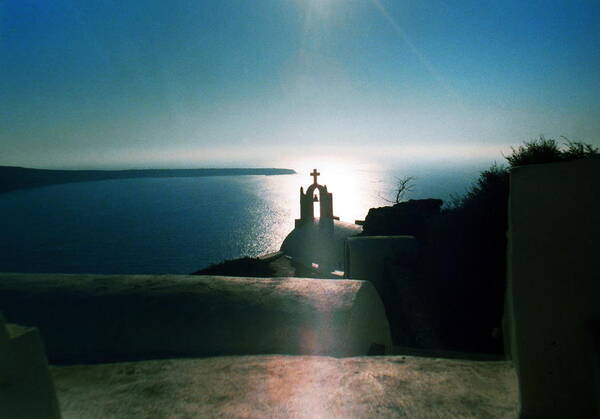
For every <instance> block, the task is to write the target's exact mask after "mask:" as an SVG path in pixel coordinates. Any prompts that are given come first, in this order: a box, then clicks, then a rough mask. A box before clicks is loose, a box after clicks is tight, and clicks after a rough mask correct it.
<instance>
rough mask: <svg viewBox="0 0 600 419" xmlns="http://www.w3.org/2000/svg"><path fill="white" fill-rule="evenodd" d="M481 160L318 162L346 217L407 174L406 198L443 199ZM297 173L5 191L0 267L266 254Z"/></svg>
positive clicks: (191, 263) (157, 264) (389, 193)
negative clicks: (376, 164) (386, 164)
mask: <svg viewBox="0 0 600 419" xmlns="http://www.w3.org/2000/svg"><path fill="white" fill-rule="evenodd" d="M488 166H489V165H488ZM484 167H485V165H483V166H482V165H481V164H480V165H467V164H463V165H456V166H446V167H444V168H437V169H436V168H435V167H433V166H431V167H426V166H423V167H421V168H412V169H411V171H410V172H407V170H406V169H405V170H384V169H376V168H361V169H356V170H347V168H338V169H335V168H333V169H331V170H325V169H319V170H320V172H321V173H322V175H321V177H320V178H319V182H320V183H323V184H327V186H328V188H329V191H330V192H332V193H333V206H334V213H335V215H336V216H339V217H340V219H341V220H342V221H347V222H354V221H355V220H362V219H364V218H365V217H366V215H367V212H368V210H369V208H374V207H380V206H385V205H391V203H390V201H392V200H393V197H394V193H393V191H394V185H395V183H396V180H397V179H398V178H399V177H402V176H406V175H411V176H414V177H415V181H414V186H415V187H414V189H413V190H412V191H411V192H410V193H409V194H408V195H407V196H406V198H407V199H420V198H439V199H443V200H444V201H445V202H448V201H449V200H451V199H452V198H453V197H456V196H460V195H461V194H463V193H464V192H466V190H467V189H468V187H469V185H470V184H471V183H472V182H473V181H475V180H476V178H477V176H478V173H479V172H480V170H481V169H482V168H484ZM297 172H298V173H297V174H290V175H276V176H257V175H250V176H214V177H176V178H175V177H173V178H170V177H167V178H135V179H113V180H100V181H92V182H82V183H69V184H59V185H50V186H43V187H37V188H32V189H23V190H17V191H12V192H7V193H3V194H0V213H1V214H3V217H2V218H1V219H0V230H1V231H2V232H3V237H4V240H3V241H2V243H1V244H0V271H3V272H31V273H42V272H56V273H101V274H189V273H191V272H194V271H196V270H198V269H202V268H205V267H207V266H209V265H211V264H214V263H218V262H221V261H223V260H227V259H234V258H239V257H242V256H250V257H257V256H260V255H263V254H267V253H270V252H274V251H277V250H279V247H280V245H281V243H282V242H283V240H284V238H285V237H286V235H287V234H288V233H289V232H290V231H292V229H293V228H294V219H295V218H298V216H299V188H300V186H302V185H304V186H305V187H306V186H308V185H309V184H310V183H312V181H313V179H312V178H311V177H310V176H309V175H308V171H306V170H298V171H297ZM305 172H306V173H305Z"/></svg>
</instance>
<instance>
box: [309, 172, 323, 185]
mask: <svg viewBox="0 0 600 419" xmlns="http://www.w3.org/2000/svg"><path fill="white" fill-rule="evenodd" d="M310 175H311V176H312V177H313V179H314V182H313V183H314V184H315V185H316V184H317V176H321V173H319V172H317V169H313V171H312V173H311V174H310Z"/></svg>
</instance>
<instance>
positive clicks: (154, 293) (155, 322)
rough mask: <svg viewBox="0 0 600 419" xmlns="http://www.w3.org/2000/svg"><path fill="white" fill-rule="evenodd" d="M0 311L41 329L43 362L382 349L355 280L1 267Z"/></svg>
mask: <svg viewBox="0 0 600 419" xmlns="http://www.w3.org/2000/svg"><path fill="white" fill-rule="evenodd" d="M0 311H3V312H4V313H5V315H6V316H8V317H9V318H10V319H11V320H12V321H15V322H18V323H22V324H27V325H31V326H35V327H37V328H38V329H39V330H40V333H41V335H42V338H43V340H44V342H45V345H46V348H47V352H48V357H49V359H50V361H51V362H108V361H114V360H122V359H143V358H154V357H179V356H212V355H244V354H319V355H333V356H355V355H365V354H367V353H368V352H369V350H370V348H371V347H372V345H373V344H375V345H379V348H382V347H385V348H387V349H388V350H389V349H390V346H391V341H390V334H389V327H388V323H387V319H386V317H385V311H384V308H383V306H382V304H381V300H380V299H379V296H378V295H377V292H376V291H375V290H374V288H373V286H372V285H371V284H370V283H368V282H364V281H352V280H321V279H317V280H316V279H301V278H281V279H259V278H226V277H216V276H175V275H171V276H168V275H165V276H139V275H135V276H132V275H61V274H0Z"/></svg>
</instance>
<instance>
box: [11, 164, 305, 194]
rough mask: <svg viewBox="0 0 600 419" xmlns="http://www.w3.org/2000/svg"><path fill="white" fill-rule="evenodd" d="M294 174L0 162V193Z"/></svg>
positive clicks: (270, 170) (259, 170)
mask: <svg viewBox="0 0 600 419" xmlns="http://www.w3.org/2000/svg"><path fill="white" fill-rule="evenodd" d="M293 174H296V171H295V170H292V169H280V168H219V169H217V168H203V169H126V170H51V169H31V168H25V167H16V166H0V193H3V192H10V191H15V190H19V189H28V188H35V187H40V186H48V185H57V184H64V183H76V182H90V181H97V180H110V179H131V178H168V177H206V176H257V175H258V176H278V175H293Z"/></svg>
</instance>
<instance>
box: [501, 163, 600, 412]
mask: <svg viewBox="0 0 600 419" xmlns="http://www.w3.org/2000/svg"><path fill="white" fill-rule="evenodd" d="M510 190H511V192H510V206H509V209H510V217H509V249H508V289H507V297H508V298H507V320H508V322H507V323H508V338H509V340H510V348H511V352H512V354H511V355H512V357H513V360H514V362H515V365H516V367H517V370H518V376H519V384H520V403H521V414H522V416H523V417H544V418H559V417H560V418H564V417H596V416H597V415H598V414H599V413H600V410H598V404H599V401H600V398H599V394H600V380H599V379H600V374H599V372H600V370H599V369H598V367H599V365H598V360H599V357H600V352H599V349H600V347H599V346H598V338H599V333H600V304H598V296H600V257H599V256H600V254H599V252H598V237H600V222H599V221H600V220H599V218H598V217H599V214H600V159H586V160H578V161H573V162H564V163H554V164H545V165H531V166H526V167H519V168H516V169H514V170H513V171H512V172H511V179H510Z"/></svg>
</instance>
